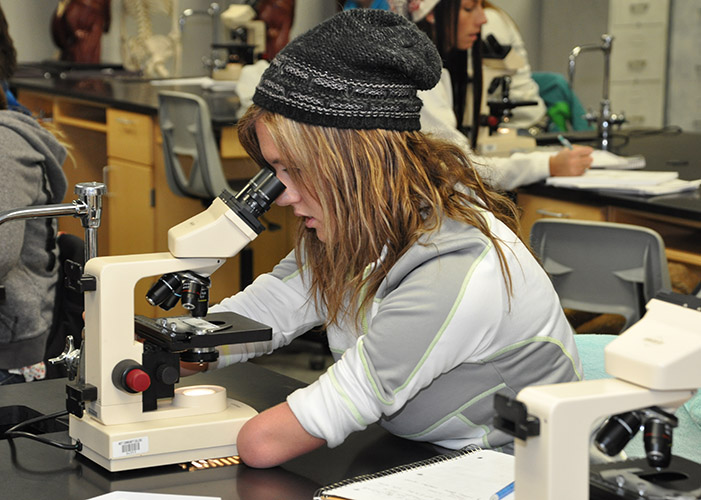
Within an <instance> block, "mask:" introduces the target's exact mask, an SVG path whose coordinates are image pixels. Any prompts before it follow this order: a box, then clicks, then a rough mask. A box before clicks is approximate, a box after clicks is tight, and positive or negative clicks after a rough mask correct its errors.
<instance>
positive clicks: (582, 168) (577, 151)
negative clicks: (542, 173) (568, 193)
mask: <svg viewBox="0 0 701 500" xmlns="http://www.w3.org/2000/svg"><path fill="white" fill-rule="evenodd" d="M592 151H594V150H593V149H592V148H590V147H589V146H574V147H573V148H572V149H563V150H562V151H560V152H559V153H558V154H556V155H555V156H551V157H550V175H551V176H576V175H582V174H583V173H584V172H586V171H587V170H588V169H589V167H590V166H591V163H592V161H594V159H593V158H592V156H591V154H592Z"/></svg>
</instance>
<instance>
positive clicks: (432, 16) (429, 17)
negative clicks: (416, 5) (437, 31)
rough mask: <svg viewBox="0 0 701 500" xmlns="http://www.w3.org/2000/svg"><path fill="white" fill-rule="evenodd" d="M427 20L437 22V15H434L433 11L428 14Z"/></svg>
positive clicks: (432, 22)
mask: <svg viewBox="0 0 701 500" xmlns="http://www.w3.org/2000/svg"><path fill="white" fill-rule="evenodd" d="M426 22H429V23H431V24H436V16H434V15H433V11H431V12H429V13H428V14H426Z"/></svg>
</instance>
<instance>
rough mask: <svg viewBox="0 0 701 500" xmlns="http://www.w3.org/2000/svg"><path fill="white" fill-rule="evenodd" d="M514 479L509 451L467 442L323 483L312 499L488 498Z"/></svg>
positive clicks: (424, 499)
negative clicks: (461, 446)
mask: <svg viewBox="0 0 701 500" xmlns="http://www.w3.org/2000/svg"><path fill="white" fill-rule="evenodd" d="M513 481H514V457H513V456H512V455H507V454H505V453H500V452H498V451H494V450H483V449H481V448H479V447H476V446H470V447H467V448H464V449H462V450H460V451H457V452H455V453H450V454H447V455H439V456H437V457H434V458H431V459H428V460H423V461H421V462H415V463H412V464H408V465H404V466H400V467H395V468H393V469H388V470H385V471H382V472H378V473H376V474H368V475H364V476H358V477H354V478H352V479H347V480H345V481H341V482H339V483H335V484H331V485H329V486H325V487H324V488H321V489H320V490H318V491H317V492H316V493H315V494H314V500H336V499H340V500H400V499H401V500H434V499H435V500H447V499H451V500H490V499H491V498H492V497H493V496H494V495H495V494H496V493H497V492H499V491H502V490H503V489H504V488H505V487H507V486H509V485H511V484H512V483H513ZM499 498H508V496H503V495H502V496H500V497H499Z"/></svg>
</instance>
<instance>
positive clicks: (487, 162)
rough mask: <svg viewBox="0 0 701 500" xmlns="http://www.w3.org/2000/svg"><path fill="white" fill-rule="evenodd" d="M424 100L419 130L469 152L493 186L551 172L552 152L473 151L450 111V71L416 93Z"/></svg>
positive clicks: (520, 182)
mask: <svg viewBox="0 0 701 500" xmlns="http://www.w3.org/2000/svg"><path fill="white" fill-rule="evenodd" d="M418 95H419V97H420V98H421V100H422V101H423V104H424V105H423V107H422V108H421V131H422V132H425V133H431V134H433V135H435V136H437V137H440V138H442V139H445V140H449V141H452V142H454V143H455V144H457V145H458V146H460V147H461V148H463V149H464V150H465V152H467V153H469V154H470V157H471V158H472V159H473V161H474V163H475V166H476V167H477V170H478V171H479V173H480V174H481V175H482V176H483V177H484V178H485V179H486V180H487V181H488V182H489V183H490V184H491V185H492V186H493V187H496V188H499V189H504V190H507V191H508V190H511V189H514V188H517V187H518V186H525V185H527V184H533V183H534V182H539V181H542V180H544V179H546V178H547V177H549V176H550V163H549V160H550V156H551V155H552V153H549V152H540V151H534V152H530V153H514V154H512V155H511V156H510V157H508V158H502V157H489V158H486V157H481V156H477V155H476V154H475V153H474V152H472V150H471V148H470V143H469V141H468V140H467V137H465V135H464V134H463V133H462V132H460V131H459V130H458V121H457V119H456V118H455V113H454V112H453V91H452V86H451V80H450V73H449V72H448V70H447V69H445V68H444V69H443V73H442V74H441V79H440V81H439V82H438V84H437V85H436V86H435V87H433V88H432V89H431V90H425V91H421V92H419V93H418Z"/></svg>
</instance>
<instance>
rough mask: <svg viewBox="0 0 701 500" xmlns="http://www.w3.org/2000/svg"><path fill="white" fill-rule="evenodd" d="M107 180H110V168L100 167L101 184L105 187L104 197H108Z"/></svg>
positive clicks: (106, 166)
mask: <svg viewBox="0 0 701 500" xmlns="http://www.w3.org/2000/svg"><path fill="white" fill-rule="evenodd" d="M109 180H110V166H109V165H105V166H104V167H102V183H103V184H104V185H105V196H109V195H110V188H109Z"/></svg>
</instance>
